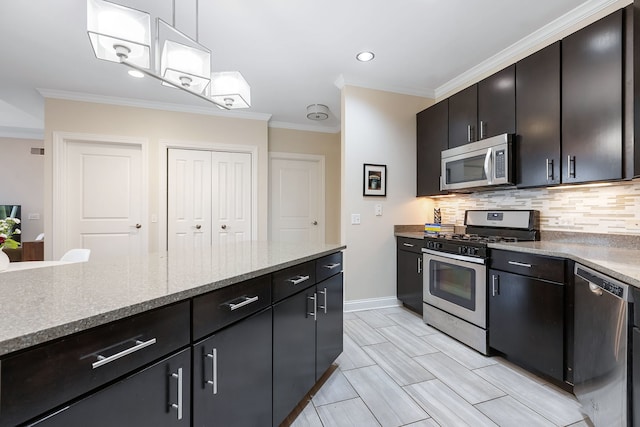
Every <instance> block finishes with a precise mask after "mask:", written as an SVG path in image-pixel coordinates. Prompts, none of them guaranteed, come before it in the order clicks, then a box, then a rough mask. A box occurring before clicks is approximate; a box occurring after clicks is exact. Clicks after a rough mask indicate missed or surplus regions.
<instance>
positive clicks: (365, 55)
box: [356, 50, 376, 62]
mask: <svg viewBox="0 0 640 427" xmlns="http://www.w3.org/2000/svg"><path fill="white" fill-rule="evenodd" d="M375 57H376V56H375V55H374V54H373V52H369V51H368V50H367V51H364V52H360V53H359V54H357V55H356V59H357V60H358V61H360V62H369V61H371V60H372V59H373V58H375Z"/></svg>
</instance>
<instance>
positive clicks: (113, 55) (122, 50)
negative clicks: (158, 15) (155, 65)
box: [87, 0, 151, 68]
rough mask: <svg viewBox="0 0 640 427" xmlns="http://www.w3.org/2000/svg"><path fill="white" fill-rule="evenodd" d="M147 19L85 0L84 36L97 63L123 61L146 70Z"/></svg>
mask: <svg viewBox="0 0 640 427" xmlns="http://www.w3.org/2000/svg"><path fill="white" fill-rule="evenodd" d="M150 28H151V18H150V16H149V14H148V13H146V12H141V11H139V10H135V9H131V8H128V7H124V6H120V5H117V4H114V3H110V2H107V1H103V0H87V33H88V34H89V39H90V40H91V46H92V47H93V51H94V53H95V55H96V57H98V58H99V59H104V60H107V61H113V62H120V61H121V60H126V61H127V62H130V63H132V64H135V65H137V66H139V67H142V68H149V64H150V51H151V49H150V45H151V29H150Z"/></svg>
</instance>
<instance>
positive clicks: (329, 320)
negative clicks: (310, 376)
mask: <svg viewBox="0 0 640 427" xmlns="http://www.w3.org/2000/svg"><path fill="white" fill-rule="evenodd" d="M342 283H343V277H342V273H339V274H337V275H335V276H331V277H330V278H328V279H327V280H325V281H322V282H320V283H318V285H317V287H316V290H317V294H316V298H318V305H317V310H316V318H317V324H316V381H317V380H318V379H320V377H321V376H322V374H324V373H325V372H326V371H327V369H329V366H331V364H332V363H333V362H334V361H335V360H336V358H337V357H338V356H339V355H340V353H342V349H343V342H342V336H343V327H342V324H343V322H342V318H343V315H342V312H343V311H344V307H343V306H344V297H343V284H342Z"/></svg>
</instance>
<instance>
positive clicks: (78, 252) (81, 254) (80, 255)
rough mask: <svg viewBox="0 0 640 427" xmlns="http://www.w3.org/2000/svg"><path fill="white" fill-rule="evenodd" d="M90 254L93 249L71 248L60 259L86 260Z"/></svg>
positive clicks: (68, 260)
mask: <svg viewBox="0 0 640 427" xmlns="http://www.w3.org/2000/svg"><path fill="white" fill-rule="evenodd" d="M89 255H91V249H70V250H68V251H67V253H65V254H64V255H62V258H60V261H66V262H85V261H89Z"/></svg>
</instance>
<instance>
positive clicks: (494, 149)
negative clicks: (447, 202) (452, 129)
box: [440, 133, 514, 191]
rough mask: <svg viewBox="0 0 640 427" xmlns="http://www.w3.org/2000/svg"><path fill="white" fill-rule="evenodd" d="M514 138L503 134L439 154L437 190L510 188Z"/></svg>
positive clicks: (511, 183)
mask: <svg viewBox="0 0 640 427" xmlns="http://www.w3.org/2000/svg"><path fill="white" fill-rule="evenodd" d="M512 141H513V135H511V134H506V133H505V134H502V135H497V136H493V137H491V138H486V139H483V140H480V141H477V142H472V143H470V144H465V145H462V146H460V147H456V148H451V149H449V150H444V151H443V152H442V169H441V171H442V176H441V178H440V189H441V190H449V191H461V190H471V189H487V188H490V187H494V186H503V185H513V184H514V183H513V161H512V158H513V142H512Z"/></svg>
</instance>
